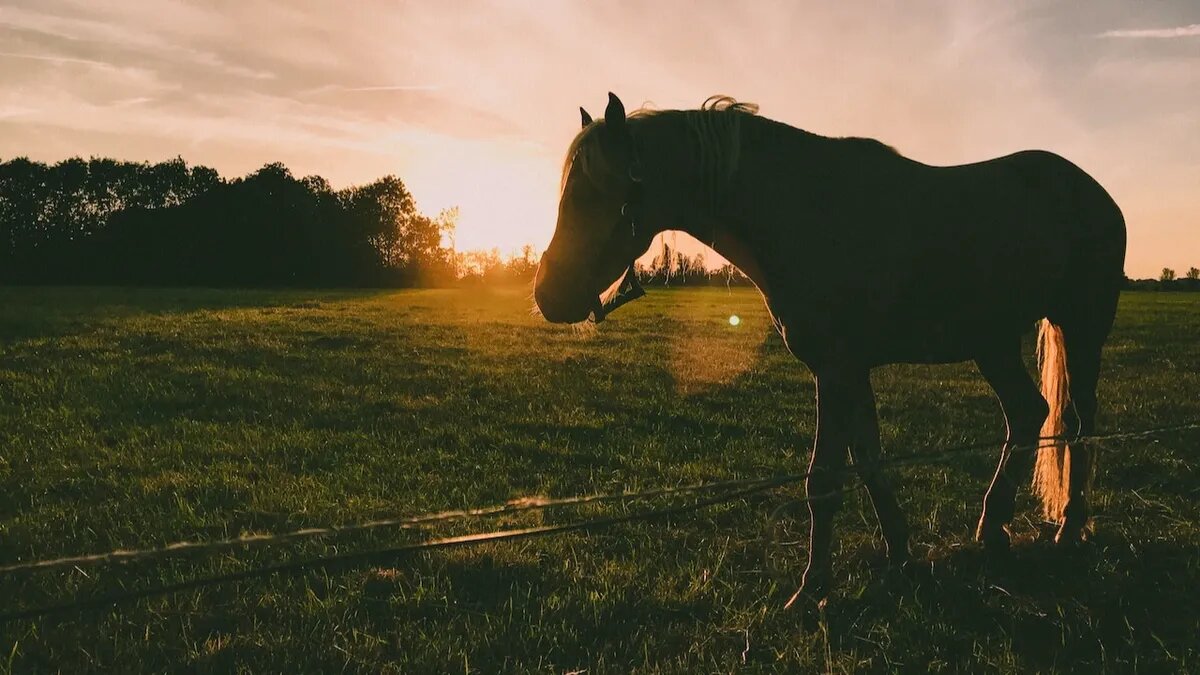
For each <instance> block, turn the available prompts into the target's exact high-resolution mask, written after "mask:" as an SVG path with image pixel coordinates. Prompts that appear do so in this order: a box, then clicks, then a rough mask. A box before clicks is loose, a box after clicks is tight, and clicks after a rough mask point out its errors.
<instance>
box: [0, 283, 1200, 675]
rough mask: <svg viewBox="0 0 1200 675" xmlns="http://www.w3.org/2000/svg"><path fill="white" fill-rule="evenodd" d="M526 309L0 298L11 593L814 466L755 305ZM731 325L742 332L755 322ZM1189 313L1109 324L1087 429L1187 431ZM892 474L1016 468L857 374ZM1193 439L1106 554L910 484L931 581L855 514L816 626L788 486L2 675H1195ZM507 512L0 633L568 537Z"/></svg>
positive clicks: (1190, 306) (976, 386)
mask: <svg viewBox="0 0 1200 675" xmlns="http://www.w3.org/2000/svg"><path fill="white" fill-rule="evenodd" d="M529 306H530V302H529V300H528V298H527V297H525V295H524V294H522V293H515V292H499V291H497V292H483V291H405V292H301V291H297V292H283V291H279V292H274V291H262V292H258V291H254V292H251V291H242V292H230V291H202V290H196V291H190V290H91V289H0V564H4V563H9V562H14V561H18V560H32V559H39V558H48V557H53V556H58V555H64V554H73V553H88V552H99V551H105V550H109V549H113V548H119V547H149V546H157V545H162V544H165V543H169V542H172V541H176V540H181V539H212V538H220V537H226V536H233V535H237V534H238V533H242V532H262V531H284V530H288V529H293V528H299V527H305V526H318V525H329V524H339V523H353V522H357V521H361V520H365V519H370V518H376V517H381V516H385V515H394V514H408V513H419V512H426V511H436V510H441V509H446V508H458V507H464V506H473V505H486V504H492V503H496V502H501V501H504V500H507V499H511V498H515V497H519V496H523V495H529V494H546V495H556V496H561V495H570V494H577V493H590V492H600V491H622V490H636V489H641V488H649V487H657V486H665V485H676V484H684V483H692V482H696V481H706V480H719V479H727V478H736V477H756V476H767V475H772V474H777V473H794V472H798V471H801V470H802V469H803V467H804V466H805V464H806V462H807V454H808V453H807V448H808V447H809V446H810V444H811V442H812V434H813V412H814V410H813V390H812V383H811V380H810V378H809V375H808V373H807V371H806V370H805V368H804V367H803V366H801V365H800V364H799V363H798V362H796V361H794V360H793V359H792V358H791V357H790V356H789V355H788V354H787V353H786V351H785V350H784V349H783V346H782V344H781V341H780V340H779V338H778V337H777V336H776V335H775V334H774V333H773V331H772V329H771V327H770V322H769V319H768V316H767V315H766V313H765V311H764V309H763V307H762V302H761V300H760V299H759V297H758V295H757V294H756V293H753V292H750V291H745V290H733V291H726V290H725V289H718V290H703V291H677V290H676V291H657V292H656V291H655V289H652V290H651V292H650V295H649V296H648V297H647V298H646V299H644V300H642V301H639V302H636V303H633V304H632V305H630V306H628V307H627V308H624V309H622V310H621V311H620V312H618V313H616V314H615V315H614V317H613V318H612V319H611V320H610V321H609V322H606V323H604V324H603V325H601V326H600V327H599V329H598V330H597V331H594V332H579V331H573V330H571V329H563V328H559V327H554V326H550V325H547V324H545V323H543V322H542V321H541V320H539V319H537V318H535V317H533V316H531V315H530V313H529ZM731 313H737V314H738V315H740V316H741V317H742V319H743V322H742V324H741V325H740V326H738V327H736V328H735V327H731V326H730V325H729V323H728V321H727V318H728V316H729V315H730V314H731ZM1198 335H1200V296H1196V295H1187V294H1178V295H1175V294H1127V295H1126V296H1125V297H1124V298H1123V299H1122V306H1121V312H1120V314H1119V316H1118V321H1117V326H1116V328H1115V331H1114V335H1113V338H1112V340H1111V342H1110V347H1109V349H1108V351H1107V352H1106V354H1107V357H1106V373H1105V377H1104V379H1103V382H1102V385H1101V387H1102V389H1101V401H1102V406H1103V408H1102V416H1101V420H1100V426H1101V431H1112V430H1126V429H1137V428H1141V427H1146V426H1151V425H1158V424H1169V423H1172V422H1177V421H1181V420H1184V419H1190V418H1196V417H1200V403H1198V401H1197V398H1196V393H1197V392H1200V374H1198V373H1200V342H1198V340H1197V336H1198ZM874 381H875V384H876V389H877V391H878V398H879V404H880V413H881V419H882V427H883V435H884V446H885V453H887V452H892V453H910V452H917V451H922V450H932V449H936V448H938V447H942V446H947V445H955V444H961V443H967V442H975V441H988V440H991V439H999V438H1000V436H1001V434H1002V430H1003V421H1002V418H1001V415H1000V411H999V408H998V406H997V404H996V403H995V401H994V399H993V398H992V396H991V393H990V391H989V390H988V389H987V387H986V385H985V384H984V383H983V382H982V380H981V379H980V378H979V377H978V376H977V375H976V373H975V371H974V368H973V367H972V366H970V365H968V364H964V365H955V366H938V367H917V366H895V367H888V368H883V369H880V370H878V371H877V372H876V374H875V376H874ZM1198 441H1200V434H1198V433H1190V434H1174V435H1165V436H1163V437H1162V438H1160V439H1157V440H1153V441H1137V442H1123V443H1113V444H1110V445H1109V446H1108V447H1107V448H1106V449H1105V452H1104V454H1103V456H1102V464H1101V474H1100V476H1099V481H1098V482H1099V486H1098V494H1097V496H1096V510H1097V513H1096V525H1097V529H1098V533H1097V536H1096V538H1095V542H1094V544H1092V545H1090V546H1088V547H1086V548H1084V549H1083V550H1080V551H1075V552H1059V551H1056V550H1054V549H1053V548H1052V547H1051V546H1049V545H1047V544H1046V543H1045V542H1044V540H1042V539H1037V538H1036V536H1035V535H1037V533H1038V532H1039V530H1040V528H1039V526H1038V524H1037V523H1036V522H1034V520H1033V519H1032V517H1033V514H1034V509H1033V508H1032V504H1031V503H1030V500H1029V497H1028V496H1022V497H1021V501H1020V503H1019V507H1020V508H1021V509H1022V511H1021V513H1022V514H1023V515H1022V516H1020V517H1019V518H1018V521H1017V522H1016V523H1015V524H1014V527H1015V531H1016V533H1017V534H1018V539H1017V543H1016V546H1015V550H1014V554H1013V556H1012V557H1011V559H1010V560H1008V561H1007V562H1003V563H996V562H989V561H987V560H985V559H984V558H983V557H982V555H981V554H980V551H979V549H978V547H977V546H976V545H975V544H974V543H973V541H972V539H971V534H972V532H973V528H974V524H975V520H976V518H977V516H978V511H979V504H980V500H981V497H982V494H983V491H984V489H985V488H986V485H987V482H988V480H989V479H990V477H991V472H992V470H993V468H994V461H995V458H996V455H997V453H996V452H981V453H976V454H972V455H969V456H964V457H962V458H961V459H960V460H958V461H955V462H953V463H948V464H942V465H933V466H920V467H907V468H904V469H900V470H896V471H894V472H893V476H894V479H895V481H896V482H897V483H898V488H899V493H900V498H901V503H902V505H903V506H904V508H905V510H906V512H907V513H908V515H909V518H910V519H911V522H912V526H913V550H914V553H915V555H916V556H917V557H918V558H920V559H923V560H925V559H927V560H930V561H932V574H931V575H930V578H928V579H926V580H924V581H923V582H922V583H920V584H913V583H910V582H908V581H906V580H904V579H902V578H897V577H896V576H895V575H891V574H889V573H888V572H887V570H886V568H885V565H884V561H883V556H882V553H881V550H882V545H881V543H880V542H879V540H878V538H877V533H876V525H875V523H874V518H873V516H872V515H871V513H870V507H869V505H868V504H867V503H866V500H865V496H864V494H863V493H862V492H861V490H855V491H854V492H851V493H850V494H849V495H848V496H847V499H846V502H845V508H844V509H843V511H842V514H841V516H839V522H838V535H839V544H838V548H837V552H836V554H835V566H836V568H835V576H836V580H837V588H836V595H835V596H834V598H833V599H832V602H831V604H830V605H829V607H828V610H827V613H826V620H825V622H824V624H823V626H822V627H821V628H820V629H819V630H816V631H806V630H804V629H803V627H802V626H801V621H800V617H798V616H796V615H795V613H793V612H788V611H785V610H783V608H782V605H783V603H784V602H785V601H786V599H787V598H788V596H789V595H790V594H791V593H792V592H793V591H794V590H795V587H796V585H797V583H798V581H799V576H800V572H801V570H802V565H803V562H804V550H803V546H804V544H803V543H800V544H797V543H795V542H797V541H799V542H803V540H804V537H805V534H806V528H807V515H806V513H805V511H804V509H803V508H799V507H797V505H796V504H795V503H794V501H793V500H795V499H796V498H797V497H798V496H799V495H800V494H801V491H800V489H799V488H791V489H784V490H780V491H777V492H775V493H772V494H770V495H767V496H765V497H762V498H751V499H747V500H743V501H742V502H739V503H735V504H731V505H726V506H721V507H718V508H714V509H710V510H706V511H703V512H701V513H698V514H694V515H688V516H683V517H677V518H674V519H672V520H670V521H669V522H665V523H663V522H659V523H641V524H630V525H622V526H618V527H615V528H612V529H609V530H604V531H602V532H598V533H594V534H590V535H582V534H570V535H565V536H560V537H556V538H550V539H537V540H530V541H523V542H516V543H506V544H490V545H485V546H477V547H474V548H469V549H459V550H453V551H444V552H436V553H428V554H421V555H419V556H415V557H410V558H402V559H397V560H396V561H394V563H391V564H389V565H388V566H386V567H371V568H364V569H354V570H350V571H341V572H328V573H326V572H307V573H301V574H296V575H292V576H286V577H279V578H271V579H266V580H256V581H247V582H243V583H237V584H229V585H225V586H220V587H215V588H209V589H206V590H202V591H194V592H187V593H181V594H177V595H173V596H169V597H163V598H155V599H151V600H145V601H141V602H138V603H135V604H131V605H126V606H122V607H119V608H115V609H106V610H101V611H91V612H88V613H84V614H81V615H68V616H62V617H53V618H45V619H41V620H38V621H32V622H30V621H25V622H16V623H9V624H4V625H0V672H9V671H11V672H19V673H25V672H44V671H63V672H84V671H91V670H103V671H126V672H130V671H133V672H136V671H161V670H189V671H205V672H235V671H247V672H269V671H284V672H317V671H325V672H329V671H343V670H345V671H349V672H404V673H414V672H503V671H522V672H567V671H581V670H584V669H586V670H587V672H588V673H592V674H594V673H607V672H616V673H624V672H631V671H648V672H659V671H663V672H728V671H734V670H746V671H750V672H755V671H774V670H779V671H785V672H809V671H819V670H829V671H834V672H870V671H890V670H906V671H913V672H923V671H949V672H954V671H971V672H982V671H1005V672H1012V671H1035V670H1036V671H1063V672H1069V671H1079V672H1096V671H1098V670H1107V671H1109V672H1133V671H1139V672H1161V671H1196V670H1198V669H1200V638H1198V637H1197V636H1198V635H1200V470H1198V461H1200V460H1198V458H1197V452H1196V447H1197V442H1198ZM631 508H633V507H613V506H608V507H588V508H583V509H576V510H562V511H551V512H546V513H541V514H538V513H526V514H522V515H520V516H512V517H510V518H508V519H505V520H502V521H500V522H496V521H476V522H468V523H459V524H452V525H445V526H440V527H433V528H429V530H428V531H426V532H420V531H417V532H413V531H402V532H395V531H391V532H377V533H374V534H370V535H359V536H352V537H341V538H337V539H329V540H315V541H308V542H305V543H300V544H292V545H287V546H281V547H269V548H254V549H248V550H234V551H232V552H226V553H222V554H220V555H217V556H210V557H188V558H182V559H178V560H169V561H161V562H159V563H155V564H149V563H138V564H129V565H110V566H97V567H80V568H79V569H75V570H69V571H66V572H53V573H39V574H33V575H22V576H10V577H3V578H0V597H2V598H4V602H3V604H4V605H5V606H6V608H8V609H15V608H20V607H30V606H36V605H41V604H46V603H52V602H57V601H60V600H65V599H71V598H86V597H90V596H93V595H96V594H101V593H108V592H113V591H117V590H121V589H137V588H144V587H148V586H151V585H155V584H160V583H168V582H171V581H178V580H181V579H186V578H190V577H193V576H197V575H208V574H215V573H222V572H232V571H238V570H243V569H248V568H251V567H254V566H258V565H263V564H269V563H272V562H281V561H286V560H294V559H299V558H302V557H307V556H313V555H324V554H333V553H345V552H351V551H358V550H365V549H368V548H373V547H383V546H392V545H397V544H400V543H407V542H415V541H420V540H422V539H424V538H430V537H437V536H442V535H447V534H456V533H463V532H468V531H473V530H483V529H487V528H491V527H494V526H497V525H499V526H529V525H534V524H539V523H558V522H568V521H571V520H573V519H576V518H581V517H597V516H601V515H610V514H615V513H623V512H626V511H627V510H629V509H631Z"/></svg>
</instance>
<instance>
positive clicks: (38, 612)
mask: <svg viewBox="0 0 1200 675" xmlns="http://www.w3.org/2000/svg"><path fill="white" fill-rule="evenodd" d="M1195 429H1200V420H1196V421H1189V422H1183V423H1179V424H1171V425H1164V426H1158V427H1151V428H1146V429H1139V430H1136V431H1128V432H1116V433H1111V434H1091V435H1086V436H1072V437H1056V436H1042V437H1039V438H1038V439H1037V440H1036V442H1035V443H1032V444H1027V445H1023V446H1022V445H1009V446H1008V447H1007V449H1008V451H1009V452H1021V451H1033V450H1039V449H1041V448H1048V447H1054V446H1056V445H1059V444H1061V443H1064V442H1065V443H1080V442H1097V443H1104V442H1111V441H1121V440H1134V439H1140V438H1152V437H1155V436H1158V435H1161V434H1165V433H1169V432H1175V431H1188V430H1195ZM1004 445H1005V444H1004V443H1003V442H1002V441H991V442H986V443H970V444H964V445H958V446H953V447H949V448H945V449H943V450H942V451H940V452H922V453H913V454H909V455H902V456H898V457H892V458H888V459H884V460H881V461H878V462H873V463H871V464H867V465H863V464H858V465H856V464H850V465H848V466H845V467H844V468H841V469H839V471H841V472H845V473H852V472H857V471H860V470H863V469H868V468H873V469H884V468H889V467H897V466H913V465H919V464H937V463H941V462H944V461H946V460H949V459H952V458H956V457H959V456H961V455H963V454H966V453H971V452H978V451H980V450H984V449H989V450H994V449H995V448H996V447H997V446H1004ZM810 475H811V472H804V473H795V474H783V475H778V476H772V477H767V478H746V479H735V480H726V481H716V482H709V483H698V484H693V485H684V486H678V487H668V488H657V489H653V490H645V491H641V492H622V493H615V494H591V495H576V496H569V497H559V498H548V497H542V496H534V497H524V498H520V499H515V500H511V501H508V502H505V503H503V504H496V505H492V506H485V507H479V508H470V509H458V510H450V511H439V512H435V513H427V514H421V515H415V516H403V517H397V518H388V519H380V520H372V521H367V522H363V523H356V524H352V525H339V526H331V527H313V528H304V529H299V530H293V531H290V532H283V533H277V534H247V535H243V536H240V537H234V538H230V539H219V540H213V541H207V542H203V541H202V542H194V541H183V542H176V543H173V544H168V545H166V546H162V547H159V548H148V549H140V550H126V549H118V550H114V551H108V552H104V553H95V554H87V555H76V556H68V557H62V558H54V559H48V560H37V561H31V562H24V563H14V564H10V565H7V566H4V567H0V576H5V575H15V574H19V573H30V572H42V571H50V570H56V569H62V568H71V569H75V568H77V567H79V566H80V565H96V564H101V563H129V562H134V561H145V560H151V559H161V558H166V557H171V556H178V555H187V554H205V553H211V552H215V551H220V550H224V549H230V548H235V547H249V546H260V545H268V544H279V543H286V542H291V541H297V540H301V539H308V538H314V537H324V536H333V535H341V534H347V533H353V532H363V531H368V530H376V529H383V528H396V529H411V528H417V527H420V526H422V525H427V524H431V523H440V522H447V521H453V520H461V519H466V518H478V517H495V516H503V515H508V514H513V513H519V512H523V511H533V510H543V509H549V508H555V507H563V506H579V505H584V504H598V503H614V502H617V503H619V502H630V501H639V500H648V499H655V498H662V497H675V496H681V495H703V494H711V493H718V494H716V495H714V496H710V497H705V498H703V499H698V500H696V501H694V502H692V503H689V504H685V505H679V506H672V507H666V508H659V509H653V510H644V511H640V512H637V513H631V514H626V515H622V516H609V517H604V518H595V519H591V520H582V521H575V522H570V523H563V524H559V525H543V526H538V527H527V528H520V529H510V530H495V531H490V532H478V533H473V534H466V535H460V536H453V537H443V538H437V539H430V540H427V541H423V542H418V543H413V544H406V545H402V546H394V547H388V548H381V549H371V550H367V551H360V552H354V553H345V554H338V555H331V556H319V557H314V558H308V559H305V560H298V561H292V562H286V563H280V564H276V565H268V566H263V567H257V568H253V569H249V570H243V571H240V572H231V573H227V574H220V575H213V576H208V577H198V578H194V579H189V580H186V581H181V582H178V583H174V584H165V585H161V586H154V587H150V588H146V589H141V590H134V591H125V592H121V593H114V594H109V595H101V596H96V597H91V598H82V599H76V600H72V601H68V602H63V603H59V604H54V605H46V606H42V607H33V608H28V609H24V610H17V611H9V612H2V613H0V623H6V622H9V621H17V620H28V619H35V618H39V617H43V616H49V615H53V614H62V613H67V612H76V611H84V610H88V609H97V608H103V607H111V606H115V605H119V604H123V603H127V602H133V601H136V600H141V599H145V598H151V597H156V596H162V595H169V594H173V593H179V592H183V591H188V590H195V589H199V588H203V587H206V586H213V585H218V584H224V583H231V582H237V581H244V580H248V579H255V578H262V577H268V576H274V575H278V574H286V573H292V572H299V571H304V570H314V569H321V570H331V569H345V568H350V567H357V566H360V565H368V564H375V563H381V562H388V561H392V560H395V559H396V558H398V557H402V556H405V555H412V554H416V553H420V552H423V551H432V550H438V549H448V548H461V547H466V546H473V545H477V544H483V543H491V542H501V541H514V540H519V539H531V538H535V537H545V536H552V535H557V534H564V533H568V532H588V531H594V530H599V529H603V528H607V527H612V526H614V525H620V524H624V523H632V522H642V521H652V520H659V519H663V518H668V517H670V516H676V515H682V514H686V513H692V512H695V511H700V510H702V509H705V508H709V507H712V506H716V505H719V504H724V503H728V502H732V501H735V500H738V499H742V498H745V497H749V496H751V495H754V494H757V493H761V492H766V491H769V490H773V489H775V488H779V487H783V486H785V485H790V484H795V483H799V482H801V481H803V480H805V479H807V478H808V477H809V476H810ZM847 491H849V489H848V488H847V489H842V490H839V491H837V492H834V493H829V494H822V495H809V496H806V497H804V498H802V499H799V500H796V501H797V502H800V503H802V502H808V501H814V500H819V499H828V498H830V497H833V496H837V495H840V494H842V493H844V492H847Z"/></svg>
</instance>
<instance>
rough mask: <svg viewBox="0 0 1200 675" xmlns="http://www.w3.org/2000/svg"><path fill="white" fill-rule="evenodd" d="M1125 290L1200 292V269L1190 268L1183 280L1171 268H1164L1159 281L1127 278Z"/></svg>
mask: <svg viewBox="0 0 1200 675" xmlns="http://www.w3.org/2000/svg"><path fill="white" fill-rule="evenodd" d="M1125 288H1127V289H1129V290H1134V291H1200V268H1196V267H1190V268H1188V271H1187V272H1185V273H1184V276H1183V278H1182V279H1181V278H1178V277H1177V276H1176V275H1175V270H1173V269H1171V268H1170V267H1164V268H1162V272H1160V273H1159V275H1158V278H1157V279H1130V278H1129V277H1125Z"/></svg>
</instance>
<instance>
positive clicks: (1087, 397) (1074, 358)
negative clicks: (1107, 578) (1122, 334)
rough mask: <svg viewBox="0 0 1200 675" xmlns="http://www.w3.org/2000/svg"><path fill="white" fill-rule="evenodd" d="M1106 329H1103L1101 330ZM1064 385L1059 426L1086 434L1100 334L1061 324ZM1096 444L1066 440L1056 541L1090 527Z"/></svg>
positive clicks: (1081, 536) (1092, 426)
mask: <svg viewBox="0 0 1200 675" xmlns="http://www.w3.org/2000/svg"><path fill="white" fill-rule="evenodd" d="M1105 333H1107V331H1105ZM1063 334H1064V342H1065V346H1066V352H1067V370H1068V373H1069V376H1070V377H1069V383H1068V389H1069V391H1070V397H1071V398H1070V404H1069V405H1068V406H1067V409H1066V411H1065V412H1064V415H1063V417H1064V420H1063V426H1064V429H1065V432H1066V435H1067V436H1068V437H1071V436H1090V435H1092V434H1094V433H1095V432H1096V408H1097V402H1096V386H1097V384H1098V383H1099V376H1100V352H1101V345H1102V343H1103V337H1101V338H1100V339H1096V336H1095V334H1094V331H1093V334H1092V335H1089V334H1088V333H1086V332H1084V331H1082V330H1079V329H1072V328H1070V327H1065V328H1064V329H1063ZM1097 454H1098V448H1097V447H1096V444H1095V443H1090V442H1088V441H1086V440H1074V441H1071V442H1069V443H1068V444H1067V451H1066V461H1065V467H1064V473H1065V474H1066V483H1067V485H1066V504H1065V505H1064V507H1063V512H1062V525H1061V526H1060V527H1059V530H1058V533H1057V534H1056V535H1055V537H1054V541H1055V542H1056V543H1058V544H1062V545H1069V544H1074V543H1078V542H1080V541H1083V540H1085V539H1086V538H1087V536H1088V534H1089V527H1090V522H1089V521H1090V517H1091V513H1090V504H1089V503H1088V502H1089V494H1090V493H1091V487H1092V482H1093V479H1094V477H1095V473H1096V463H1097V462H1096V460H1097Z"/></svg>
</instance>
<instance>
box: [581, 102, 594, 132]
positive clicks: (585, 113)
mask: <svg viewBox="0 0 1200 675" xmlns="http://www.w3.org/2000/svg"><path fill="white" fill-rule="evenodd" d="M579 117H580V118H581V119H582V120H583V128H584V129H586V128H587V125H589V124H591V123H592V116H591V115H589V114H588V111H586V110H584V109H583V106H579Z"/></svg>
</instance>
